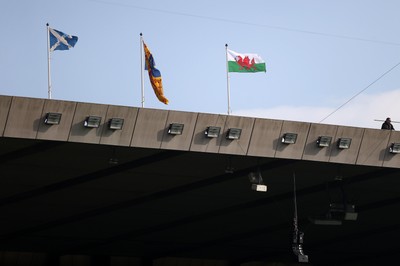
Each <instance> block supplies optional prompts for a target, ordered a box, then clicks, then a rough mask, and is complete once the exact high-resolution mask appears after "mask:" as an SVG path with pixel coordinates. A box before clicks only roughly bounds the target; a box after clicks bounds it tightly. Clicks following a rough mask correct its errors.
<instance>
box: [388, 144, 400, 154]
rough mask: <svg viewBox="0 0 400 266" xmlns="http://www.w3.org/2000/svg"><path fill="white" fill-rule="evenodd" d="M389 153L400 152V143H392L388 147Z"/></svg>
mask: <svg viewBox="0 0 400 266" xmlns="http://www.w3.org/2000/svg"><path fill="white" fill-rule="evenodd" d="M389 152H390V153H400V143H392V145H390V147H389Z"/></svg>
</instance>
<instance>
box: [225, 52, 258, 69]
mask: <svg viewBox="0 0 400 266" xmlns="http://www.w3.org/2000/svg"><path fill="white" fill-rule="evenodd" d="M227 60H228V72H245V73H249V72H250V73H251V72H266V67H265V61H264V60H263V59H262V58H261V57H260V56H259V55H258V54H239V53H237V52H235V51H232V50H229V49H227Z"/></svg>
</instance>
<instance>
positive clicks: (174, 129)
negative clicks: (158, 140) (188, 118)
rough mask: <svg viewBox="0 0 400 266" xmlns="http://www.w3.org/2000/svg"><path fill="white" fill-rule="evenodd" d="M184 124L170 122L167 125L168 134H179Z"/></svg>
mask: <svg viewBox="0 0 400 266" xmlns="http://www.w3.org/2000/svg"><path fill="white" fill-rule="evenodd" d="M183 126H184V124H178V123H172V124H170V125H169V128H168V134H170V135H181V134H182V132H183Z"/></svg>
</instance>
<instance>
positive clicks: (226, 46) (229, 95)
mask: <svg viewBox="0 0 400 266" xmlns="http://www.w3.org/2000/svg"><path fill="white" fill-rule="evenodd" d="M225 52H226V89H227V93H228V115H230V113H231V103H230V102H231V93H230V88H229V66H228V44H225Z"/></svg>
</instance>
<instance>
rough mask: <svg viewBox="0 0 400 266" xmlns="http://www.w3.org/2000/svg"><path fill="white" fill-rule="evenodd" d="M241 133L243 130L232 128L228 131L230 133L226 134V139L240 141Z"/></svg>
mask: <svg viewBox="0 0 400 266" xmlns="http://www.w3.org/2000/svg"><path fill="white" fill-rule="evenodd" d="M241 133H242V129H241V128H230V129H228V132H227V133H226V138H227V139H239V138H240V134H241Z"/></svg>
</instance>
